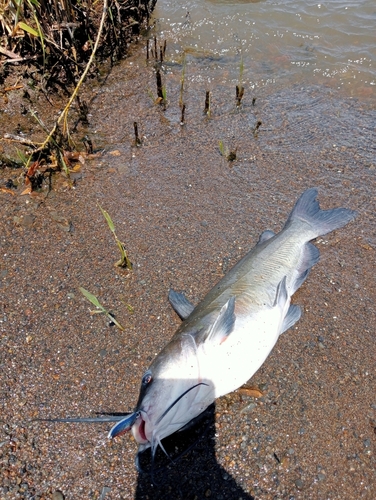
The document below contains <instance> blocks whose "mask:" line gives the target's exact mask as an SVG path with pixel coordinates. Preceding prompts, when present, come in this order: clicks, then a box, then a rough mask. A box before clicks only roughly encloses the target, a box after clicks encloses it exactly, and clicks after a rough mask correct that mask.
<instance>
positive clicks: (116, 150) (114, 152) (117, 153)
mask: <svg viewBox="0 0 376 500" xmlns="http://www.w3.org/2000/svg"><path fill="white" fill-rule="evenodd" d="M110 155H112V156H121V153H120V151H119V150H118V149H115V151H110Z"/></svg>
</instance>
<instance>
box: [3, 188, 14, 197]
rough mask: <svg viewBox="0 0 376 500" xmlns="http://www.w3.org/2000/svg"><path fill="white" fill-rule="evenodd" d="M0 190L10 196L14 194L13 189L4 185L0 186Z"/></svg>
mask: <svg viewBox="0 0 376 500" xmlns="http://www.w3.org/2000/svg"><path fill="white" fill-rule="evenodd" d="M0 191H2V192H3V193H9V194H11V195H12V196H14V195H15V194H16V193H15V192H14V191H12V190H11V189H9V188H6V187H0Z"/></svg>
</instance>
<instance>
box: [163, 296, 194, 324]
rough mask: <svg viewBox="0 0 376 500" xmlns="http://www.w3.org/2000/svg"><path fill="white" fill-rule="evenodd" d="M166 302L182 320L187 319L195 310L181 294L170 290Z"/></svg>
mask: <svg viewBox="0 0 376 500" xmlns="http://www.w3.org/2000/svg"><path fill="white" fill-rule="evenodd" d="M168 300H169V301H170V304H171V305H172V307H173V309H174V311H175V312H176V313H177V314H178V315H179V316H180V318H181V319H182V320H184V319H187V318H188V316H189V315H190V314H191V312H192V311H193V309H194V308H195V306H194V305H193V304H191V303H190V302H189V300H188V299H187V297H186V296H185V295H184V294H183V293H180V292H175V290H173V289H172V288H171V289H170V291H169V292H168Z"/></svg>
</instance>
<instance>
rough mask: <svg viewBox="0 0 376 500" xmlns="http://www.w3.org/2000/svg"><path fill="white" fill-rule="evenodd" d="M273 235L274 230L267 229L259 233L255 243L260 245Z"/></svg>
mask: <svg viewBox="0 0 376 500" xmlns="http://www.w3.org/2000/svg"><path fill="white" fill-rule="evenodd" d="M273 236H275V232H274V231H272V230H271V229H267V230H266V231H264V232H263V233H261V234H260V238H259V240H258V242H257V245H261V243H264V241H268V240H270V238H273Z"/></svg>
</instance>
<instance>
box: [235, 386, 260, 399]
mask: <svg viewBox="0 0 376 500" xmlns="http://www.w3.org/2000/svg"><path fill="white" fill-rule="evenodd" d="M238 393H239V394H241V395H242V396H250V397H252V398H261V397H262V396H263V395H264V393H263V392H262V391H260V389H259V388H258V387H257V386H255V385H243V386H242V387H240V389H238Z"/></svg>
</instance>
